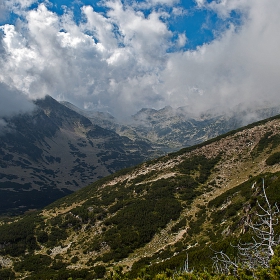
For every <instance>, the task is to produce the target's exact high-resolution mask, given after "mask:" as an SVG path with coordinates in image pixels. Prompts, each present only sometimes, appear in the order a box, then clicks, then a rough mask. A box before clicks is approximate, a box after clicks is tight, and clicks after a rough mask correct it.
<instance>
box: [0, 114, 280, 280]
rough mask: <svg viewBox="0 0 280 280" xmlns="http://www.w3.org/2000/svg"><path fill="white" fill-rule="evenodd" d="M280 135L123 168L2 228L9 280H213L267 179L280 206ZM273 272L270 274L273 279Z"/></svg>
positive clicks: (273, 131)
mask: <svg viewBox="0 0 280 280" xmlns="http://www.w3.org/2000/svg"><path fill="white" fill-rule="evenodd" d="M279 127H280V122H279V119H273V120H269V121H267V122H263V123H261V124H259V125H256V126H250V127H249V128H246V129H243V130H239V131H237V132H235V133H232V134H227V135H225V136H224V137H219V138H218V139H216V140H215V141H209V142H207V143H205V144H204V145H199V146H197V147H193V148H189V149H184V150H182V151H180V152H178V153H175V154H170V155H168V156H165V157H163V158H160V159H157V160H153V161H149V162H147V163H143V164H140V165H138V166H136V167H134V168H130V169H127V170H122V171H120V172H118V173H116V174H113V175H111V176H109V177H107V178H104V179H101V180H99V181H97V182H95V183H94V184H92V185H90V186H88V187H86V188H84V189H82V190H80V191H78V192H76V193H73V194H71V195H69V196H67V197H65V198H63V199H60V200H59V201H56V202H55V203H53V204H51V205H49V206H48V207H46V208H45V209H44V210H43V211H40V212H34V213H31V214H29V215H26V216H23V217H20V218H16V219H14V220H6V221H4V220H3V221H2V224H1V226H0V244H1V246H0V253H1V256H2V257H1V258H0V263H1V264H2V267H3V271H4V272H3V273H6V274H7V275H8V274H9V273H10V274H9V276H7V277H11V275H14V277H16V278H17V279H23V278H25V279H68V278H70V277H72V279H78V278H81V279H95V278H102V277H107V278H109V279H110V277H111V279H136V278H137V277H139V279H172V277H173V276H174V277H175V279H199V277H201V278H202V277H204V279H210V277H212V276H213V275H212V274H211V273H212V265H213V261H212V259H211V257H213V256H214V254H215V252H219V251H223V252H224V253H226V254H227V255H229V256H233V257H234V256H235V254H236V250H235V247H232V246H231V245H230V244H237V242H238V241H242V242H248V241H249V240H250V239H251V232H250V230H249V229H248V227H247V222H248V221H250V220H252V219H254V215H255V213H256V211H257V208H256V206H257V200H258V201H259V202H260V204H261V205H263V203H264V202H265V201H264V200H262V199H261V196H260V195H261V193H262V188H261V187H262V178H264V179H265V182H266V185H267V186H268V187H267V189H266V193H267V196H268V199H269V201H270V202H271V204H274V203H278V204H279V203H280V192H279V188H280V165H279V163H278V162H277V159H275V158H277V157H276V156H273V155H277V153H279V151H280V147H279V140H278V136H277V135H279ZM271 157H272V158H273V161H272V162H269V158H271ZM274 157H275V158H274ZM253 185H254V188H252V186H253ZM22 229H24V230H22ZM16 231H20V233H18V232H16ZM275 231H276V233H279V232H280V226H279V225H277V226H276V227H275ZM7 232H10V234H8V235H7V234H6V233H7ZM1 238H2V239H1ZM277 252H278V251H277ZM277 254H278V253H277ZM187 256H188V265H189V268H190V270H192V269H194V270H195V271H196V272H197V273H196V274H189V273H185V274H186V275H185V276H184V275H183V274H180V273H179V272H178V271H179V270H180V268H182V267H184V264H185V261H186V258H187ZM275 258H277V256H276V257H275ZM273 261H274V263H275V262H276V261H277V260H276V261H275V260H273ZM273 261H272V263H273ZM271 265H272V264H271ZM274 268H275V270H271V271H267V272H263V273H266V274H267V273H270V274H271V275H272V274H273V273H276V272H277V269H278V268H277V265H276V264H275V265H274ZM274 268H273V269H274ZM176 271H177V272H178V275H177V274H176ZM205 271H209V273H210V274H209V273H206V272H205ZM273 271H274V272H273ZM238 273H239V272H238ZM240 273H243V274H244V273H245V274H244V275H246V277H247V276H248V277H249V278H248V279H250V277H251V276H252V275H247V274H246V273H247V272H246V271H245V272H244V271H243V272H242V271H240ZM248 273H249V272H248ZM277 273H278V272H277ZM243 274H242V275H243ZM266 274H263V275H266ZM110 275H111V276H110ZM148 275H149V276H148ZM160 277H161V278H160ZM176 277H177V278H176ZM180 277H181V278H180ZM184 277H185V278H184ZM187 277H189V278H187ZM191 277H192V278H191ZM207 277H208V278H207ZM213 277H214V276H213ZM215 277H216V276H215ZM239 277H240V279H245V278H241V276H239ZM242 277H243V276H242ZM244 277H245V276H244ZM3 279H5V278H3ZM6 279H8V278H6ZM216 279H219V278H216ZM224 279H225V278H224ZM260 279H261V278H260ZM268 279H269V278H268ZM271 279H272V278H271Z"/></svg>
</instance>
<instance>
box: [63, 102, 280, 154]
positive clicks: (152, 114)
mask: <svg viewBox="0 0 280 280" xmlns="http://www.w3.org/2000/svg"><path fill="white" fill-rule="evenodd" d="M61 103H62V104H63V105H65V106H66V107H68V108H70V109H72V110H74V111H76V112H78V113H79V114H81V115H84V116H85V117H87V118H89V119H90V120H91V121H92V122H93V123H96V124H98V125H100V126H101V127H103V128H106V129H109V130H113V131H115V132H116V133H117V134H119V135H121V136H126V137H128V138H130V139H131V140H135V139H139V140H142V141H148V143H150V144H151V145H152V146H153V147H154V148H156V149H159V150H162V151H164V152H174V151H177V150H179V149H182V148H185V147H188V146H193V145H195V144H198V143H202V142H204V141H207V140H208V139H211V138H214V137H216V136H218V135H221V134H223V133H226V132H228V131H231V130H234V129H237V128H239V127H242V126H245V125H247V124H250V123H253V122H256V121H259V120H263V119H266V118H269V117H272V116H275V115H278V114H280V106H269V105H267V104H264V105H263V106H261V107H260V106H252V107H251V108H249V107H246V108H245V107H244V106H243V105H242V104H240V105H239V106H236V107H235V108H233V109H232V110H231V111H229V110H227V111H223V110H221V109H219V110H214V109H213V110H208V111H206V112H204V113H203V114H199V115H194V114H193V113H189V112H190V110H189V108H188V107H179V108H176V109H175V108H172V107H171V106H167V107H164V108H162V109H160V110H155V109H151V108H143V109H141V110H140V111H139V112H137V113H136V114H135V115H133V116H131V117H130V118H126V120H125V121H122V120H118V119H116V118H115V117H114V116H112V115H110V114H109V113H106V112H97V111H89V110H82V109H80V108H78V107H76V106H74V105H73V104H71V103H69V102H65V101H64V102H61Z"/></svg>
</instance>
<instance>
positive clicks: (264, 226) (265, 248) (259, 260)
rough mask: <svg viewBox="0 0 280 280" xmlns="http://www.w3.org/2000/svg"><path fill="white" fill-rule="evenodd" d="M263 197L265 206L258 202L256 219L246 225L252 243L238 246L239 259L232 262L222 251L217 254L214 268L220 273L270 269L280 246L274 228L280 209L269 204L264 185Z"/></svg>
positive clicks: (214, 259)
mask: <svg viewBox="0 0 280 280" xmlns="http://www.w3.org/2000/svg"><path fill="white" fill-rule="evenodd" d="M262 191H263V194H262V196H263V197H264V200H265V206H261V205H260V203H259V201H257V206H258V208H259V211H258V213H257V214H256V218H255V219H254V220H251V221H250V222H249V223H248V222H246V225H247V226H248V227H249V228H250V229H251V230H252V233H253V236H252V241H251V242H247V243H241V242H239V244H238V245H237V246H234V245H231V246H233V247H236V248H237V252H238V253H237V258H236V259H235V260H232V259H231V258H230V257H229V256H228V255H227V254H225V253H223V252H222V251H220V252H217V251H214V252H215V255H214V257H213V261H214V265H213V266H214V268H215V270H216V271H217V272H218V273H224V274H229V273H234V274H236V272H237V269H238V267H240V268H247V269H250V270H251V271H254V270H255V269H257V268H258V267H263V268H268V267H269V262H270V260H271V258H272V256H273V255H274V249H275V247H276V246H277V245H278V244H280V239H279V235H277V234H276V233H275V231H274V227H275V226H276V225H277V224H278V216H279V208H278V206H277V204H276V203H275V205H274V206H272V205H271V203H270V202H269V200H268V198H267V195H266V191H265V185H264V179H263V184H262Z"/></svg>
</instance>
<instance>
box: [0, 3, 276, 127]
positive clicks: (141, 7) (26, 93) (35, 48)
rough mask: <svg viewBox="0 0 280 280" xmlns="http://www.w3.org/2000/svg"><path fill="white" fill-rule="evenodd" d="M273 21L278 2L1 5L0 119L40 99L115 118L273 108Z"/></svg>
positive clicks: (274, 23) (274, 28) (29, 108)
mask: <svg viewBox="0 0 280 280" xmlns="http://www.w3.org/2000/svg"><path fill="white" fill-rule="evenodd" d="M279 15H280V1H279V0H137V1H136V0H74V1H70V0H46V1H44V0H38V1H37V0H0V65H1V71H0V116H9V115H12V114H15V113H17V112H26V111H30V110H31V109H32V108H33V106H32V104H31V101H32V100H34V99H37V98H43V97H44V96H46V95H51V96H52V97H54V98H55V99H57V100H66V101H69V102H71V103H73V104H75V105H76V106H78V107H80V108H84V109H87V110H98V111H106V112H109V113H111V114H112V115H114V116H116V117H119V118H126V117H128V116H130V115H131V114H135V113H136V112H137V111H138V110H140V109H141V108H155V109H160V108H163V107H165V106H167V105H170V106H172V107H174V108H177V107H182V106H184V107H186V110H187V111H188V112H190V113H194V114H198V115H199V114H202V113H203V112H205V111H206V110H216V111H219V110H220V111H223V112H225V111H227V110H231V109H232V108H234V107H235V106H238V105H239V104H245V105H252V104H254V105H255V104H256V105H260V106H261V105H262V104H272V105H276V104H280V94H279V93H280V77H279V75H280V31H279V30H280V18H279ZM1 123H2V124H3V121H2V122H1Z"/></svg>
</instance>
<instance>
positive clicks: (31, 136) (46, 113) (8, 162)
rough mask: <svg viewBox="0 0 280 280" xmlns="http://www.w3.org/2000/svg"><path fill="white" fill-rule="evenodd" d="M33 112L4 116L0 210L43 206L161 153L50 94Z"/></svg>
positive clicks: (1, 137) (1, 136) (37, 103)
mask: <svg viewBox="0 0 280 280" xmlns="http://www.w3.org/2000/svg"><path fill="white" fill-rule="evenodd" d="M35 104H36V110H35V111H34V112H32V113H30V114H21V115H16V116H14V117H12V118H6V119H4V121H5V123H6V126H5V127H4V128H3V129H2V131H1V134H0V167H1V169H0V213H8V212H11V213H16V212H24V211H26V210H28V209H33V208H41V207H43V206H45V205H47V204H49V203H51V202H53V201H54V200H56V199H57V198H59V197H62V196H64V195H66V194H69V193H71V192H73V191H76V190H78V189H80V188H82V187H84V186H86V185H88V184H89V183H92V182H94V181H96V180H97V179H99V178H102V177H104V176H106V175H109V174H111V173H113V172H115V171H117V170H120V169H122V168H125V167H129V166H133V165H136V164H138V163H140V162H143V161H144V160H147V159H149V158H152V157H155V156H158V155H160V153H158V152H157V151H155V149H153V148H152V147H151V146H149V145H148V144H147V143H146V142H141V141H132V140H130V139H129V138H127V137H122V136H119V135H118V134H117V133H115V132H114V131H111V130H108V129H104V128H102V127H100V126H98V125H96V124H93V123H92V122H91V121H90V120H89V119H88V118H86V117H84V116H82V115H80V114H78V113H77V112H75V111H73V110H71V109H69V108H67V107H65V106H63V105H62V104H60V103H58V102H57V101H56V100H54V99H53V98H51V97H50V96H47V97H46V98H45V99H42V100H37V101H36V102H35Z"/></svg>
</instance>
